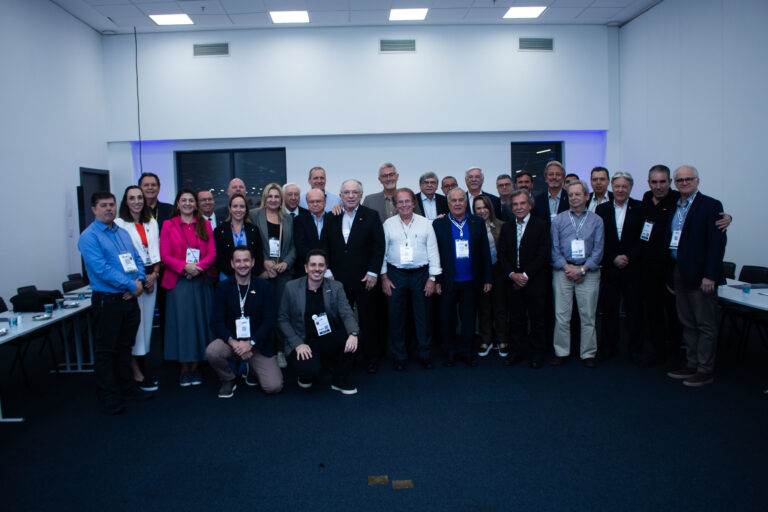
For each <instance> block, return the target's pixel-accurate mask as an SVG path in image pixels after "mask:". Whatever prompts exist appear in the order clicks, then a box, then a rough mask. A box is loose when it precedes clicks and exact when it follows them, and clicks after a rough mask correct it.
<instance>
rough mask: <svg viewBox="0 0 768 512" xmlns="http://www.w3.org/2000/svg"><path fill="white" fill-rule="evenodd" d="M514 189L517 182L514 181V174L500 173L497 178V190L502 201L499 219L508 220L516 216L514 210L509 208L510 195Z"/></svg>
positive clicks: (500, 201)
mask: <svg viewBox="0 0 768 512" xmlns="http://www.w3.org/2000/svg"><path fill="white" fill-rule="evenodd" d="M514 190H515V184H514V183H512V176H510V175H509V174H499V176H498V177H497V178H496V191H497V192H498V193H499V203H501V212H500V216H499V220H503V221H504V222H506V221H508V220H511V219H512V218H513V217H514V215H512V210H510V209H509V197H510V196H511V195H512V192H513V191H514Z"/></svg>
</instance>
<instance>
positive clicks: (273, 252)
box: [269, 238, 280, 258]
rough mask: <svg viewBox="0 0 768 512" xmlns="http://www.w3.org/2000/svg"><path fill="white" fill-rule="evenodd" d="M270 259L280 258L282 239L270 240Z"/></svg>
mask: <svg viewBox="0 0 768 512" xmlns="http://www.w3.org/2000/svg"><path fill="white" fill-rule="evenodd" d="M269 257H270V258H279V257H280V239H279V238H270V239H269Z"/></svg>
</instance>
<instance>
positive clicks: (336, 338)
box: [288, 330, 355, 381]
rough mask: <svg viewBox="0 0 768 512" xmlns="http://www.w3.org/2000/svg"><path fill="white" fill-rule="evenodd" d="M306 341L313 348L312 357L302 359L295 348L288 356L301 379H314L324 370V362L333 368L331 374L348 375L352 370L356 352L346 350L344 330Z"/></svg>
mask: <svg viewBox="0 0 768 512" xmlns="http://www.w3.org/2000/svg"><path fill="white" fill-rule="evenodd" d="M305 343H306V344H307V345H309V348H310V349H312V357H310V358H309V359H304V360H301V359H299V358H298V357H297V355H296V351H295V350H294V351H293V352H291V355H290V356H289V358H288V362H289V363H290V364H291V366H293V368H294V369H295V370H296V373H297V374H298V376H299V378H300V379H301V380H303V381H308V380H313V379H314V378H315V377H317V376H318V375H319V374H320V372H321V371H322V370H323V365H324V364H325V365H326V366H329V367H330V368H331V374H332V375H333V376H334V377H346V376H348V375H349V373H350V371H352V366H353V365H354V364H355V353H354V352H344V347H345V346H346V344H347V335H346V334H345V333H344V331H343V330H335V331H333V332H332V333H330V334H326V335H325V336H320V337H319V338H311V339H307V340H306V342H305Z"/></svg>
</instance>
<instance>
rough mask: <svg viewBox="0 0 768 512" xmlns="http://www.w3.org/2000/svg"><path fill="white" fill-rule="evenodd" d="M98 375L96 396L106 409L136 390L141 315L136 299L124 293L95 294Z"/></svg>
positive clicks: (94, 318) (93, 299)
mask: <svg viewBox="0 0 768 512" xmlns="http://www.w3.org/2000/svg"><path fill="white" fill-rule="evenodd" d="M92 310H93V325H94V358H95V361H94V365H93V367H94V374H95V375H96V386H97V387H96V397H97V398H98V399H99V402H100V403H101V404H102V405H105V406H111V405H115V404H119V403H121V402H122V398H121V394H127V393H131V392H133V391H134V390H135V389H136V383H135V382H134V380H133V371H132V370H131V349H132V348H133V344H134V343H135V342H136V331H138V329H139V322H140V321H141V312H140V310H139V303H138V301H137V300H136V299H134V298H132V299H131V300H123V298H122V294H116V293H102V292H93V297H92Z"/></svg>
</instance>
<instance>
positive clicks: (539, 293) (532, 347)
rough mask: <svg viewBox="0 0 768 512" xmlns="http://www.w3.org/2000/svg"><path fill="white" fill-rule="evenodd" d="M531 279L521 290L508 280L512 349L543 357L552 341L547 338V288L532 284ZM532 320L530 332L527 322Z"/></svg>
mask: <svg viewBox="0 0 768 512" xmlns="http://www.w3.org/2000/svg"><path fill="white" fill-rule="evenodd" d="M530 284H531V283H530V282H528V284H527V285H526V286H525V287H524V288H520V289H519V290H515V289H514V283H513V282H512V281H510V282H509V284H508V288H509V289H510V290H511V291H510V292H509V295H508V296H509V310H510V318H509V339H510V342H511V347H510V349H511V351H512V352H514V353H516V354H519V355H522V356H525V355H528V356H529V357H530V358H531V359H533V360H537V361H540V360H541V359H543V358H544V356H545V354H546V352H547V349H548V347H549V346H550V342H549V341H548V339H547V316H548V314H549V311H548V308H547V306H548V292H547V289H546V287H538V288H533V287H531V286H530ZM529 323H530V328H531V330H530V335H529V334H528V324H529Z"/></svg>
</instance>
